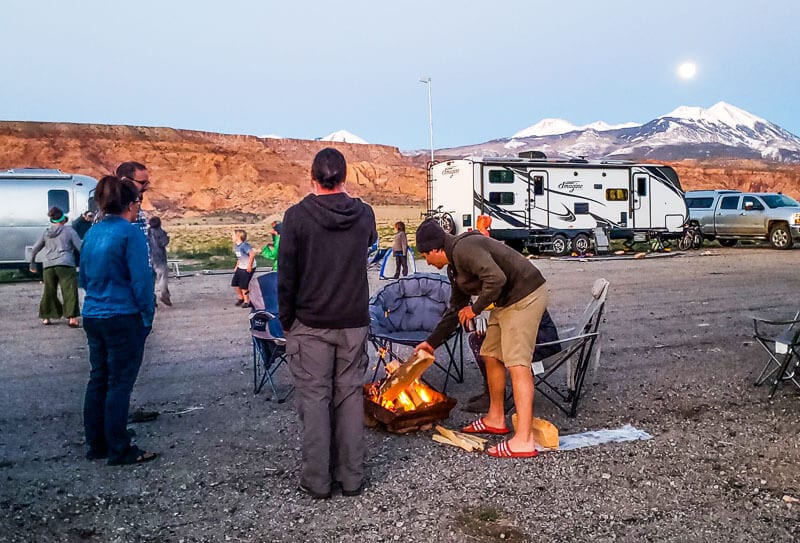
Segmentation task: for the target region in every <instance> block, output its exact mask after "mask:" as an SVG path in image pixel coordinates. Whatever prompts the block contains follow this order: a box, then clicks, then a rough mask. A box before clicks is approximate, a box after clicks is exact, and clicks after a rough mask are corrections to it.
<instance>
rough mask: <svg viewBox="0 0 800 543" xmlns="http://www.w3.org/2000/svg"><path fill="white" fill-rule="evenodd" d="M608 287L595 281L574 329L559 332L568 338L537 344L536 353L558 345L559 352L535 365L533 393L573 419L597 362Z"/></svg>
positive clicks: (604, 283) (605, 282)
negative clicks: (585, 383)
mask: <svg viewBox="0 0 800 543" xmlns="http://www.w3.org/2000/svg"><path fill="white" fill-rule="evenodd" d="M608 286H609V283H608V281H606V280H605V279H598V280H597V281H595V282H594V285H593V286H592V300H591V301H590V302H589V304H588V305H587V306H586V309H584V311H583V313H582V314H581V316H580V318H579V319H578V321H577V322H576V324H575V326H573V327H568V328H565V329H562V330H561V332H562V333H564V334H566V335H568V337H563V338H562V337H559V339H558V340H557V341H551V342H547V343H537V344H536V349H540V348H543V347H548V346H550V345H556V344H560V345H561V349H562V350H561V351H560V352H559V353H557V354H554V355H552V356H549V357H547V358H545V359H543V360H541V361H538V362H534V363H533V365H532V366H531V370H532V371H533V378H534V383H535V386H536V391H537V392H541V393H542V395H543V396H544V397H546V398H547V399H548V400H550V401H551V402H552V403H553V404H554V405H555V406H556V407H558V408H559V409H560V410H561V411H563V412H564V413H566V415H567V416H569V417H574V416H575V413H576V411H577V409H578V402H579V401H580V399H581V393H582V391H583V383H584V380H585V378H586V372H587V370H588V369H589V366H590V364H592V363H594V365H595V366H596V365H597V364H598V362H599V360H600V346H599V345H596V344H597V339H598V338H599V336H600V322H601V320H602V318H603V311H604V309H605V305H606V296H607V294H608Z"/></svg>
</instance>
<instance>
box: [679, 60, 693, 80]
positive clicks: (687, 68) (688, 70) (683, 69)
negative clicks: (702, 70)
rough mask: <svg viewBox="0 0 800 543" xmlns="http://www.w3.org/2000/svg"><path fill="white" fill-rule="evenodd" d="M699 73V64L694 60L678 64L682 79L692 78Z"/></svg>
mask: <svg viewBox="0 0 800 543" xmlns="http://www.w3.org/2000/svg"><path fill="white" fill-rule="evenodd" d="M695 74H697V65H696V64H695V63H694V62H684V63H683V64H681V65H680V66H678V76H679V77H680V78H681V79H692V78H693V77H694V76H695Z"/></svg>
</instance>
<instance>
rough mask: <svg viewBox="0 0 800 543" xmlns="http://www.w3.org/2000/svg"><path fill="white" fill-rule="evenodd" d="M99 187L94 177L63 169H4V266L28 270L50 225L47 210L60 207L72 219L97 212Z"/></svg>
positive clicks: (0, 212) (0, 262)
mask: <svg viewBox="0 0 800 543" xmlns="http://www.w3.org/2000/svg"><path fill="white" fill-rule="evenodd" d="M95 186H97V181H96V180H95V179H93V178H92V177H88V176H85V175H77V174H70V173H61V171H60V170H44V169H32V168H24V169H16V170H8V171H5V172H0V268H16V269H21V270H27V269H28V262H29V260H30V256H31V249H32V248H33V245H34V244H35V243H36V240H37V239H39V236H40V235H41V234H42V232H43V231H44V229H45V228H47V227H48V226H49V225H50V222H49V221H48V218H47V211H48V210H49V209H50V208H51V207H52V206H58V207H59V208H61V209H62V210H63V211H64V214H65V215H67V216H68V217H69V218H70V220H72V219H76V218H77V217H78V215H80V214H82V213H84V212H85V211H87V210H92V211H94V209H95V203H94V189H95ZM43 255H44V253H40V254H39V256H40V257H41V256H43Z"/></svg>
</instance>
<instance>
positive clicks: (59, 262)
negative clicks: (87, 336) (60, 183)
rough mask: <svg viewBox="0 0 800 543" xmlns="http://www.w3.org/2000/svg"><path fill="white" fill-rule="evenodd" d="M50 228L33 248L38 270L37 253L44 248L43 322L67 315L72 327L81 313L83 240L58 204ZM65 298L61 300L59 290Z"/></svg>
mask: <svg viewBox="0 0 800 543" xmlns="http://www.w3.org/2000/svg"><path fill="white" fill-rule="evenodd" d="M47 216H48V217H49V218H50V223H51V224H50V227H49V228H48V229H47V230H45V231H44V232H43V233H42V235H41V236H39V240H38V241H37V242H36V244H34V246H33V249H32V250H31V261H30V270H31V272H33V273H35V272H36V255H38V254H39V252H40V251H41V250H42V249H44V260H43V262H42V267H43V273H42V278H43V281H44V291H43V292H42V301H41V302H39V318H40V319H42V324H52V323H53V320H55V319H60V318H61V317H62V316H64V317H67V319H69V320H68V323H69V326H70V328H78V327H79V326H80V324H78V316H79V315H80V314H81V311H80V304H79V302H78V274H77V272H76V270H75V267H76V265H77V259H76V256H77V255H78V254H80V251H81V244H82V242H81V239H80V238H79V237H78V234H76V233H75V230H73V229H72V227H71V226H70V225H68V224H67V216H66V215H64V212H63V211H61V209H60V208H58V207H55V206H53V207H51V208H50V210H49V211H48V213H47ZM59 287H60V288H61V297H62V298H63V299H64V303H63V304H62V303H61V301H60V300H59V299H58V289H59Z"/></svg>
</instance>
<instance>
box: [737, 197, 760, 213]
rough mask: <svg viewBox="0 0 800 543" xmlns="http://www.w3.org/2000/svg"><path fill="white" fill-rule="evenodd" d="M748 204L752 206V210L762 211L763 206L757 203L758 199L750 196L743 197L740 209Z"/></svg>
mask: <svg viewBox="0 0 800 543" xmlns="http://www.w3.org/2000/svg"><path fill="white" fill-rule="evenodd" d="M748 203H750V204H753V208H752V209H754V210H758V211H764V206H763V205H761V202H759V201H758V198H754V197H752V196H745V197H744V198H742V207H741V209H745V208H747V204H748Z"/></svg>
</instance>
